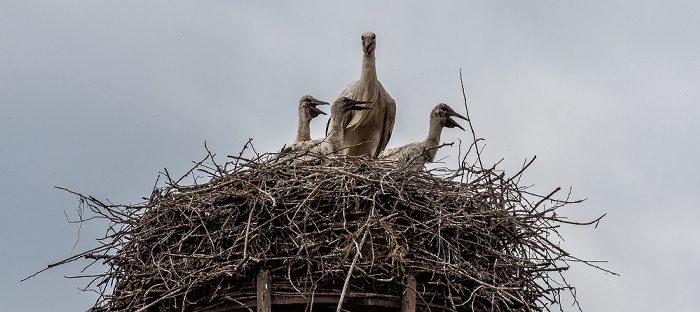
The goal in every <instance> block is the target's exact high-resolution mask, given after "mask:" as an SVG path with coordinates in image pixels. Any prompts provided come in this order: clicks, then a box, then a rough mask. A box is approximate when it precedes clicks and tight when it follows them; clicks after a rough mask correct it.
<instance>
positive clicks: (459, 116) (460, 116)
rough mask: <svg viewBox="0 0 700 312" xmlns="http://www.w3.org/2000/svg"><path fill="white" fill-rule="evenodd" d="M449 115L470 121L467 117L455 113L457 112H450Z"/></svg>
mask: <svg viewBox="0 0 700 312" xmlns="http://www.w3.org/2000/svg"><path fill="white" fill-rule="evenodd" d="M449 115H450V116H454V117H457V118H462V119H464V120H466V121H469V118H467V117H464V116H462V115H460V114H458V113H457V112H455V111H451V112H449Z"/></svg>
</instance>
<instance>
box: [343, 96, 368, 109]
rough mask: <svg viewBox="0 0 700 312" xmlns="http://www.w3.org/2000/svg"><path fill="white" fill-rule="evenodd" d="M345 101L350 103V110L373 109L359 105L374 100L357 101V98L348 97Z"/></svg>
mask: <svg viewBox="0 0 700 312" xmlns="http://www.w3.org/2000/svg"><path fill="white" fill-rule="evenodd" d="M344 102H345V105H349V106H348V110H364V109H372V108H371V107H365V106H359V104H368V103H372V101H355V100H351V99H348V98H346V99H345V100H344Z"/></svg>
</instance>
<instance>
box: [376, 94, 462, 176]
mask: <svg viewBox="0 0 700 312" xmlns="http://www.w3.org/2000/svg"><path fill="white" fill-rule="evenodd" d="M453 116H454V117H458V118H462V119H464V120H469V119H467V118H466V117H464V116H462V115H460V114H458V113H457V112H455V111H454V110H453V109H452V107H450V106H449V105H447V104H445V103H440V104H438V105H436V106H435V108H433V110H432V111H431V112H430V128H429V130H428V137H427V138H426V139H425V141H422V142H413V143H409V144H406V145H404V146H401V147H396V148H390V149H387V150H384V151H383V152H382V153H381V154H379V158H380V159H387V160H392V161H395V162H397V163H399V164H402V165H410V166H411V167H415V168H421V167H423V164H425V163H428V162H432V161H433V160H434V159H435V154H436V153H437V149H438V146H439V145H440V134H441V133H442V128H443V127H444V128H454V127H457V128H460V129H462V130H464V128H462V126H460V125H459V124H458V123H457V122H455V121H454V120H453V119H452V118H451V117H453Z"/></svg>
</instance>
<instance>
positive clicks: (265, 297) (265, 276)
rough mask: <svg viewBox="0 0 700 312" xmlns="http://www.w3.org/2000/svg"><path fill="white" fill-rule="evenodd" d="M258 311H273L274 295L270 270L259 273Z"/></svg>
mask: <svg viewBox="0 0 700 312" xmlns="http://www.w3.org/2000/svg"><path fill="white" fill-rule="evenodd" d="M257 282H258V283H257V288H258V302H257V306H258V312H272V295H271V294H270V271H268V270H260V273H258V281H257Z"/></svg>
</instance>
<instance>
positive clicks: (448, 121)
mask: <svg viewBox="0 0 700 312" xmlns="http://www.w3.org/2000/svg"><path fill="white" fill-rule="evenodd" d="M451 116H454V117H457V118H462V119H464V120H466V121H469V119H468V118H467V117H464V116H462V115H460V114H458V113H457V112H455V111H453V110H451V111H449V112H447V118H446V120H445V127H447V128H454V127H457V128H460V129H462V131H465V130H464V128H462V126H460V125H459V124H458V123H457V122H456V121H455V120H454V119H452V117H451Z"/></svg>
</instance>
